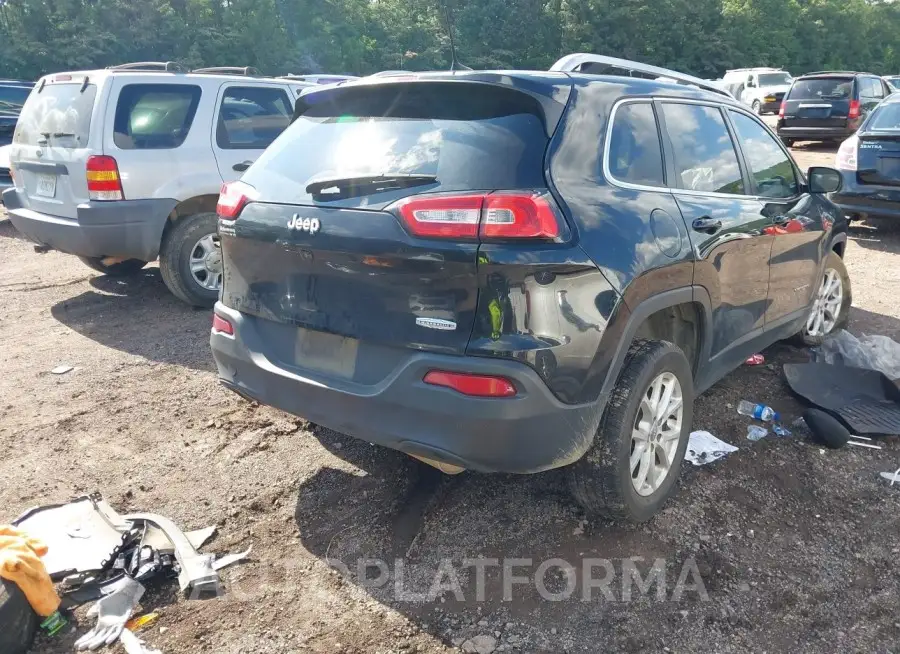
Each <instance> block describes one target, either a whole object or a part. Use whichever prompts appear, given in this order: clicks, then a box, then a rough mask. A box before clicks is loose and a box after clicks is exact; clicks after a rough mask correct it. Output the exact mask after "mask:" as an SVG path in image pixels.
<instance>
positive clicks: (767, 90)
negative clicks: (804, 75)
mask: <svg viewBox="0 0 900 654" xmlns="http://www.w3.org/2000/svg"><path fill="white" fill-rule="evenodd" d="M722 81H723V82H724V83H725V84H727V85H729V90H731V91H732V93H733V94H734V95H735V97H736V98H738V99H739V100H740V101H741V102H743V103H744V104H746V105H748V106H749V107H751V108H752V109H753V111H755V112H756V113H758V114H760V115H762V114H766V113H772V114H774V113H778V109H779V108H780V107H781V101H782V100H783V99H784V94H785V93H786V92H787V90H788V89H789V88H791V82H792V79H791V74H790V73H788V72H786V71H784V70H782V69H780V68H735V69H734V70H729V71H726V72H725V76H724V77H723V78H722ZM735 85H737V87H736V88H735ZM740 85H743V87H741V86H740Z"/></svg>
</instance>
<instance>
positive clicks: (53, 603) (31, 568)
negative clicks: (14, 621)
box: [0, 526, 60, 618]
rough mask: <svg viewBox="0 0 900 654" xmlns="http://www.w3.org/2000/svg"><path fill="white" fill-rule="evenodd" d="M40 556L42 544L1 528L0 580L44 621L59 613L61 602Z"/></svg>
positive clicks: (11, 529) (10, 528)
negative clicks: (13, 587)
mask: <svg viewBox="0 0 900 654" xmlns="http://www.w3.org/2000/svg"><path fill="white" fill-rule="evenodd" d="M39 552H40V553H41V554H46V553H47V546H46V545H45V544H44V543H43V542H41V541H39V540H37V539H35V538H29V537H28V536H27V535H25V534H23V533H22V532H21V531H19V530H17V529H14V528H12V527H6V526H3V527H0V577H3V578H4V579H6V580H8V581H11V582H13V583H14V584H15V585H16V586H18V587H19V588H20V589H21V590H22V592H23V593H24V594H25V598H26V599H27V600H28V603H29V604H31V608H33V609H34V612H35V613H37V614H38V615H39V616H41V617H45V618H46V617H47V616H50V615H53V614H54V613H55V612H56V610H57V609H59V604H60V599H59V595H57V593H56V589H55V588H54V587H53V582H52V581H51V580H50V575H48V574H47V569H46V568H45V567H44V564H43V562H41V556H40V555H39V554H38V553H39Z"/></svg>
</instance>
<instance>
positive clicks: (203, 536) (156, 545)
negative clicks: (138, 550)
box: [141, 524, 217, 554]
mask: <svg viewBox="0 0 900 654" xmlns="http://www.w3.org/2000/svg"><path fill="white" fill-rule="evenodd" d="M216 529H217V527H215V526H213V527H206V528H205V529H195V530H194V531H186V532H184V535H185V537H186V538H187V539H188V542H189V543H190V544H191V545H192V546H193V547H194V549H195V550H199V549H200V548H201V547H203V546H204V545H205V544H206V541H208V540H209V539H210V538H212V537H213V536H214V535H215V533H216ZM141 544H142V545H146V546H148V547H152V548H153V549H155V550H156V551H157V552H159V553H160V554H174V553H175V546H174V545H172V541H170V540H169V539H168V538H166V534H165V532H164V531H163V530H162V529H159V528H158V527H154V526H153V525H150V524H148V525H147V531H146V532H145V533H144V538H143V540H142V541H141Z"/></svg>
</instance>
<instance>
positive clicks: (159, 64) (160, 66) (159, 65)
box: [106, 61, 188, 73]
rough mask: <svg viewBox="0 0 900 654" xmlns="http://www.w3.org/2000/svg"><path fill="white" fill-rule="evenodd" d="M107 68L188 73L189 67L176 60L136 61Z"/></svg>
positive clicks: (107, 68)
mask: <svg viewBox="0 0 900 654" xmlns="http://www.w3.org/2000/svg"><path fill="white" fill-rule="evenodd" d="M106 70H130V71H147V72H163V73H186V72H188V69H187V68H185V67H184V66H182V65H181V64H179V63H178V62H176V61H135V62H133V63H130V64H119V65H118V66H107V67H106Z"/></svg>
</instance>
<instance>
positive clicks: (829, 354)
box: [816, 331, 900, 379]
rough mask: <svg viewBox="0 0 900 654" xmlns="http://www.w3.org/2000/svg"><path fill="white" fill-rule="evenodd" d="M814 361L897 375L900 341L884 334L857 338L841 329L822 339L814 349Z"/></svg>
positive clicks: (897, 376)
mask: <svg viewBox="0 0 900 654" xmlns="http://www.w3.org/2000/svg"><path fill="white" fill-rule="evenodd" d="M816 354H817V359H816V360H817V361H819V360H821V361H822V362H824V363H831V364H837V365H844V366H853V367H856V368H867V369H869V370H877V371H879V372H882V373H884V374H885V375H886V376H887V377H888V378H890V379H898V378H900V343H897V342H896V341H894V340H892V339H890V338H888V337H887V336H877V335H876V336H863V337H862V338H856V336H854V335H853V334H851V333H850V332H848V331H840V332H838V333H837V334H835V335H834V336H832V337H831V338H829V339H828V340H827V341H825V342H824V343H823V344H822V345H821V346H820V347H819V348H818V351H817V352H816Z"/></svg>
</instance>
